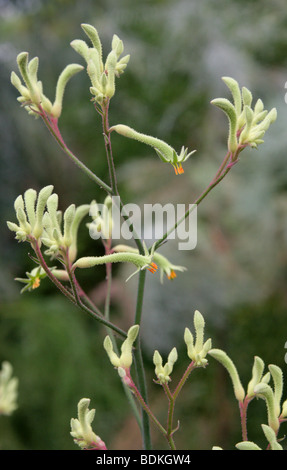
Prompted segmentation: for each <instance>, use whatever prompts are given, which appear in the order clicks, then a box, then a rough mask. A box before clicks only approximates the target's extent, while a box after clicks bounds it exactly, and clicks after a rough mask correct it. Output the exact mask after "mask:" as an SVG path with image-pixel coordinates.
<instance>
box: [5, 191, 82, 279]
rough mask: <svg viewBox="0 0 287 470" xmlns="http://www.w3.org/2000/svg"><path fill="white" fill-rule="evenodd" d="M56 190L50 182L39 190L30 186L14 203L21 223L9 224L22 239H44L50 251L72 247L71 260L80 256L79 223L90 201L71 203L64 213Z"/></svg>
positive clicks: (59, 250)
mask: <svg viewBox="0 0 287 470" xmlns="http://www.w3.org/2000/svg"><path fill="white" fill-rule="evenodd" d="M52 192H53V186H51V185H50V186H45V187H44V188H43V189H41V191H40V192H39V194H37V192H36V191H35V190H34V189H28V190H27V191H26V192H25V193H24V198H23V197H22V196H21V195H20V196H18V197H17V199H16V201H15V203H14V208H15V211H16V217H17V219H18V224H15V223H14V222H7V225H8V228H9V229H10V230H11V231H13V232H16V239H18V240H19V241H29V242H31V241H32V240H33V239H35V240H38V242H39V244H41V243H43V244H44V245H45V246H46V247H47V248H48V249H47V251H46V254H47V255H52V256H57V255H59V254H64V253H66V251H67V250H69V260H70V261H71V262H73V261H74V260H75V259H76V256H77V235H78V229H79V225H80V223H81V221H82V219H83V218H84V217H85V215H87V214H88V213H89V210H90V205H89V204H83V205H81V206H79V207H77V208H76V207H75V205H74V204H71V205H70V206H69V207H68V208H67V209H66V210H65V212H64V214H63V215H62V212H61V211H59V210H58V195H57V194H55V193H53V194H52ZM46 208H47V210H45V209H46ZM62 219H63V228H62V227H61V223H62ZM38 274H39V273H38ZM33 276H34V273H33Z"/></svg>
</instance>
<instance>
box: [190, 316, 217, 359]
mask: <svg viewBox="0 0 287 470" xmlns="http://www.w3.org/2000/svg"><path fill="white" fill-rule="evenodd" d="M193 323H194V329H195V341H194V338H193V335H192V333H191V331H190V330H189V328H185V332H184V341H185V343H186V346H187V355H188V357H189V358H190V359H191V360H192V361H193V362H194V365H195V366H196V367H205V366H206V365H207V363H208V361H207V359H206V356H207V353H208V352H209V351H210V349H211V339H210V338H209V339H208V340H207V341H205V342H204V328H205V321H204V318H203V316H202V315H201V313H200V312H199V311H198V310H196V311H195V313H194V319H193Z"/></svg>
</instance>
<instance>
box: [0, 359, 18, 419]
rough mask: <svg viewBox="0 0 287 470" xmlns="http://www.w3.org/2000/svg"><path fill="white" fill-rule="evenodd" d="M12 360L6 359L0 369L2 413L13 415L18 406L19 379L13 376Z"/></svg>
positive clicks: (0, 410)
mask: <svg viewBox="0 0 287 470" xmlns="http://www.w3.org/2000/svg"><path fill="white" fill-rule="evenodd" d="M12 374H13V368H12V366H11V364H10V362H7V361H4V362H3V363H2V369H1V370H0V415H1V414H3V415H7V416H9V415H11V414H12V413H13V411H14V410H15V409H16V408H17V398H18V379H17V378H16V377H12Z"/></svg>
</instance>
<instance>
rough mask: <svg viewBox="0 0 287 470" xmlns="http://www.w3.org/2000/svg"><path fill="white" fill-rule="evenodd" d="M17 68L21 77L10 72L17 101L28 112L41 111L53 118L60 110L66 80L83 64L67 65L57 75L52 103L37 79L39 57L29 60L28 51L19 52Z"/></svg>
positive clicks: (58, 115)
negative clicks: (17, 92)
mask: <svg viewBox="0 0 287 470" xmlns="http://www.w3.org/2000/svg"><path fill="white" fill-rule="evenodd" d="M17 63H18V68H19V71H20V74H21V77H22V79H23V81H24V84H23V83H22V81H21V78H20V77H19V76H18V75H17V74H16V73H15V72H12V74H11V83H12V85H14V86H15V88H17V90H18V91H19V93H20V96H19V97H18V101H19V102H20V103H21V104H22V105H23V106H24V107H25V109H26V110H27V111H28V113H29V114H32V115H34V116H36V117H37V116H38V115H39V114H42V113H43V111H44V112H45V113H47V114H48V115H50V116H53V117H54V118H59V117H60V115H61V112H62V102H63V96H64V91H65V88H66V85H67V83H68V81H69V80H70V78H71V77H73V75H75V74H76V73H78V72H80V71H81V70H83V68H84V67H83V66H82V65H79V64H69V65H67V66H66V67H65V68H64V70H63V71H62V73H61V74H60V75H59V78H58V81H57V85H56V93H55V100H54V102H53V103H52V102H51V101H50V100H49V98H47V96H45V94H44V93H43V85H42V82H41V81H39V80H38V67H39V59H38V57H34V58H33V59H31V60H30V61H29V54H28V52H21V53H20V54H19V55H18V56H17Z"/></svg>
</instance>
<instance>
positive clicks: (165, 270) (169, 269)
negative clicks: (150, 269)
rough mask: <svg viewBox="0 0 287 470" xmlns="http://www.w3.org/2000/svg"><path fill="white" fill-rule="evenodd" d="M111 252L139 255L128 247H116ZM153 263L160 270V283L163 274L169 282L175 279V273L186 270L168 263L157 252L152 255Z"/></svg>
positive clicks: (134, 249) (135, 250)
mask: <svg viewBox="0 0 287 470" xmlns="http://www.w3.org/2000/svg"><path fill="white" fill-rule="evenodd" d="M113 251H114V252H115V253H126V252H130V253H139V251H138V250H137V249H136V248H132V247H129V246H128V245H116V246H115V247H113ZM153 262H154V263H155V265H156V266H157V267H158V268H159V270H160V279H161V282H163V275H164V274H165V275H166V277H167V278H168V279H169V280H173V279H175V278H176V272H175V271H180V272H184V271H186V268H185V267H184V266H177V265H175V264H172V263H170V261H169V260H168V259H167V258H166V257H165V256H163V255H161V254H159V253H157V252H155V253H154V254H153Z"/></svg>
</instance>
